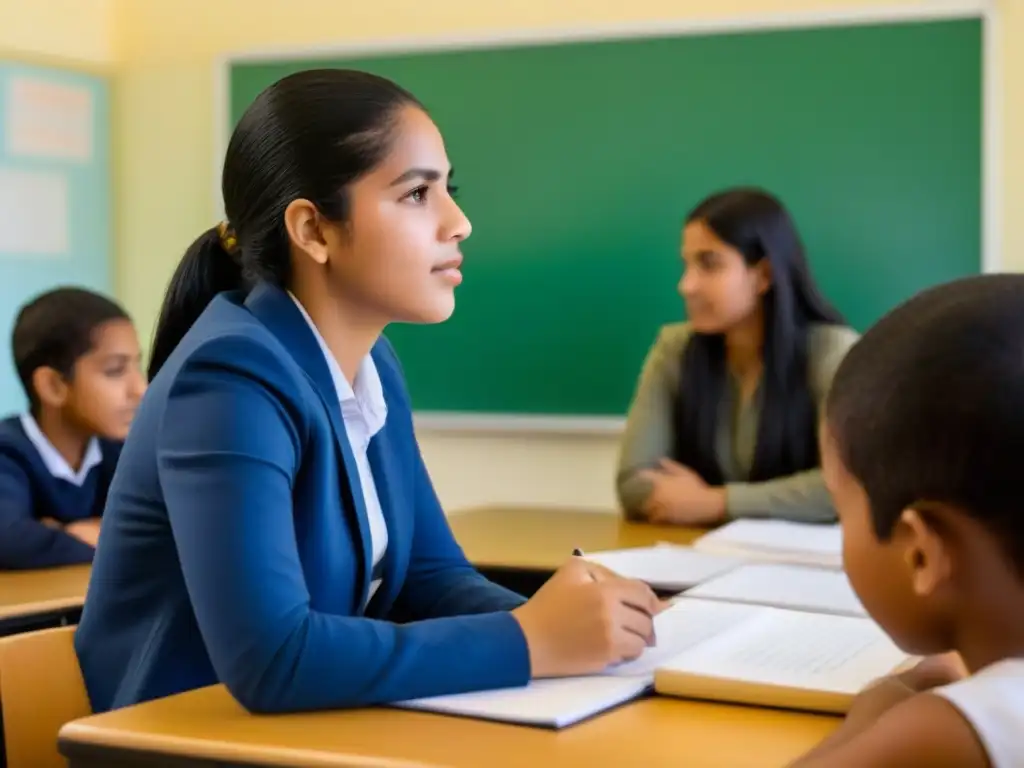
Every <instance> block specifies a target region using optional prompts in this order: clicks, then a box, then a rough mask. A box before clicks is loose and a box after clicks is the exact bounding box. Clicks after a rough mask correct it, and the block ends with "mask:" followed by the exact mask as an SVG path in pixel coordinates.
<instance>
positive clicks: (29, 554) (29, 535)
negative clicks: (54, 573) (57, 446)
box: [0, 456, 95, 570]
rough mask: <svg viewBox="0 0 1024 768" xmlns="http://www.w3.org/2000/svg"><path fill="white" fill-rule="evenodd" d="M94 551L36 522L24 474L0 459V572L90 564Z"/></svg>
mask: <svg viewBox="0 0 1024 768" xmlns="http://www.w3.org/2000/svg"><path fill="white" fill-rule="evenodd" d="M94 554H95V550H94V549H93V548H92V547H91V546H89V545H88V544H86V543H85V542H84V541H82V540H81V539H77V538H75V537H74V536H72V535H71V534H69V533H65V532H64V531H62V530H60V529H59V528H51V527H50V526H48V525H46V524H45V523H43V522H42V521H41V520H37V519H36V518H35V515H34V510H33V508H32V495H31V492H30V491H29V480H28V477H27V476H26V475H25V472H24V471H23V470H22V469H21V467H19V466H18V465H17V463H16V462H14V461H12V460H11V459H10V458H8V457H6V456H0V569H8V570H26V569H30V568H55V567H57V566H61V565H79V564H83V563H91V562H92V559H93V555H94Z"/></svg>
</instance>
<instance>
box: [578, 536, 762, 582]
mask: <svg viewBox="0 0 1024 768" xmlns="http://www.w3.org/2000/svg"><path fill="white" fill-rule="evenodd" d="M586 559H587V560H589V561H591V562H594V563H598V564H599V565H603V566H604V567H605V568H608V569H610V570H612V571H615V572H616V573H617V574H619V575H620V576H625V577H626V578H628V579H639V580H640V581H643V582H646V583H647V584H650V585H651V586H652V587H653V588H654V589H658V590H664V591H667V592H681V591H682V590H684V589H688V588H689V587H692V586H694V585H695V584H700V583H701V582H704V581H707V580H708V579H710V578H714V577H715V576H719V575H720V574H723V573H726V572H727V571H730V570H732V569H733V568H736V567H737V566H739V565H741V564H742V562H743V561H742V560H739V559H738V558H735V557H724V556H722V555H715V554H710V553H707V552H699V551H697V550H695V549H694V548H693V547H682V546H678V545H675V544H659V545H657V546H654V547H636V548H634V549H613V550H608V551H606V552H594V553H593V554H588V555H587V556H586Z"/></svg>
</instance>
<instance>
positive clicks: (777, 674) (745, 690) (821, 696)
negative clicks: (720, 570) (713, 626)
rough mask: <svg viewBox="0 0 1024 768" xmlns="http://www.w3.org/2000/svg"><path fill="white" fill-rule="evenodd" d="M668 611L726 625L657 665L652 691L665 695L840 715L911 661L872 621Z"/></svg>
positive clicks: (677, 617) (731, 607)
mask: <svg viewBox="0 0 1024 768" xmlns="http://www.w3.org/2000/svg"><path fill="white" fill-rule="evenodd" d="M711 606H714V610H713V611H712V610H711ZM677 609H678V610H677ZM672 612H673V614H674V615H673V616H672V618H671V620H672V621H674V622H675V621H678V622H692V621H701V620H703V619H704V618H705V617H706V616H708V615H714V616H715V617H716V621H719V622H721V623H722V624H724V625H725V626H723V628H722V629H721V631H719V632H718V633H716V635H715V637H714V638H713V640H711V641H708V642H704V643H700V644H698V645H695V646H691V647H690V648H688V649H686V650H685V651H684V652H682V653H679V654H676V655H674V656H673V657H672V658H670V659H668V660H666V661H664V662H663V663H661V664H659V665H658V667H657V670H656V672H655V679H654V686H655V690H656V691H657V692H658V693H660V694H663V695H666V696H681V697H685V698H696V699H709V700H713V701H725V702H734V703H738V704H755V705H762V706H769V707H781V708H786V709H803V710H809V711H817V712H831V713H836V714H842V713H845V712H846V711H847V709H848V708H849V706H850V703H851V701H852V700H853V697H854V696H856V695H857V693H859V692H860V691H861V690H863V689H864V688H865V687H867V686H868V685H870V684H871V683H872V682H873V681H874V680H876V679H878V678H879V677H882V676H883V675H886V674H889V673H891V672H892V671H894V670H896V669H897V668H900V667H903V666H904V665H906V663H907V662H908V661H909V657H908V656H907V654H905V653H904V652H903V651H901V650H900V649H899V648H898V647H897V646H896V645H895V644H894V643H893V642H892V640H890V639H889V637H888V636H887V635H886V634H885V633H884V632H883V631H882V629H881V628H880V627H879V626H878V625H877V624H875V623H874V622H873V621H871V620H870V619H864V618H857V617H853V616H835V615H829V614H823V613H804V612H802V611H790V610H785V609H780V608H769V607H765V606H754V605H743V604H738V603H713V602H706V601H703V600H694V599H690V598H683V599H681V600H679V601H678V603H677V605H676V606H673V609H672ZM666 613H668V612H666ZM730 614H731V615H730Z"/></svg>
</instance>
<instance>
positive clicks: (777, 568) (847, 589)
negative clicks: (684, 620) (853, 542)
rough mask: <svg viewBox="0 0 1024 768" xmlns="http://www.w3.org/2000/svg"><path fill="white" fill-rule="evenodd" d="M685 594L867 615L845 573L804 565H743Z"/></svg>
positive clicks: (813, 610) (812, 611) (816, 611)
mask: <svg viewBox="0 0 1024 768" xmlns="http://www.w3.org/2000/svg"><path fill="white" fill-rule="evenodd" d="M686 596H687V597H697V598H701V599H703V600H725V601H727V602H733V603H752V604H754V605H770V606H773V607H775V608H791V609H793V610H797V611H808V612H810V613H835V614H839V615H841V616H860V617H867V611H865V610H864V606H863V605H862V604H861V602H860V600H858V599H857V595H856V593H855V592H854V591H853V587H851V586H850V581H849V579H847V578H846V574H845V573H843V572H842V571H834V570H828V569H824V568H813V567H808V566H803V565H782V564H778V563H750V564H748V565H742V566H740V567H739V568H736V569H734V570H732V571H729V572H728V573H725V574H723V575H721V576H718V577H716V578H713V579H710V580H709V581H705V582H703V583H702V584H699V585H697V586H696V587H694V588H693V589H691V590H689V591H688V592H687V593H686Z"/></svg>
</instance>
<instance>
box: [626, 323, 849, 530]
mask: <svg viewBox="0 0 1024 768" xmlns="http://www.w3.org/2000/svg"><path fill="white" fill-rule="evenodd" d="M689 338H690V326H689V324H688V323H674V324H672V325H666V326H665V327H663V328H662V329H661V332H660V333H659V334H658V339H657V341H656V342H655V343H654V346H653V347H652V348H651V350H650V352H649V353H648V355H647V359H646V360H645V362H644V366H643V371H642V372H641V374H640V380H639V382H638V384H637V388H636V393H635V394H634V397H633V402H632V404H631V405H630V408H629V417H628V419H627V423H626V432H625V435H624V436H623V439H622V446H621V451H620V457H619V467H618V473H617V478H616V486H617V491H618V496H619V502H620V504H621V505H622V508H623V510H624V511H625V512H626V514H627V516H629V517H636V516H638V513H639V509H640V507H641V506H642V504H643V502H644V501H645V500H646V499H647V496H648V494H649V493H650V483H649V482H647V481H645V480H644V479H643V478H641V477H638V476H637V472H638V471H639V470H641V469H645V468H649V467H654V466H656V465H657V463H658V460H659V459H661V458H664V457H669V456H671V453H672V446H673V443H674V432H673V430H674V428H675V425H674V410H675V408H674V406H675V401H676V398H677V397H678V393H679V377H680V375H681V365H682V363H681V359H682V354H683V350H684V349H685V347H686V343H687V341H688V340H689ZM856 340H857V334H856V332H855V331H853V330H852V329H850V328H847V327H845V326H837V325H815V326H812V328H811V330H810V334H809V337H808V371H807V375H808V384H809V386H810V391H811V396H812V397H813V398H814V400H815V402H816V403H817V404H818V407H819V412H820V410H821V406H822V405H823V403H824V399H825V395H826V394H827V392H828V388H829V385H830V384H831V382H832V377H833V375H834V374H835V371H836V368H838V367H839V363H840V361H841V360H842V359H843V356H844V355H845V354H846V352H847V350H848V349H849V348H850V347H851V346H852V345H853V343H854V342H855V341H856ZM730 385H731V386H729V387H727V388H726V392H725V393H724V395H723V398H724V400H725V402H722V403H715V404H709V407H719V408H721V409H722V411H721V412H722V413H723V414H724V413H728V414H731V420H725V419H720V420H719V423H718V432H717V436H716V441H715V452H716V457H717V459H718V463H719V466H721V468H722V474H723V476H724V477H725V479H726V485H725V489H726V514H727V516H729V517H731V518H737V517H776V518H784V519H789V520H799V521H805V522H812V521H813V522H826V521H832V520H835V511H834V509H833V507H832V502H831V499H830V498H829V495H828V492H827V491H826V490H825V487H824V484H823V482H822V479H821V471H820V470H817V469H815V470H809V471H806V472H800V473H797V474H795V475H791V476H788V477H779V478H776V479H774V480H769V481H766V482H760V483H751V482H747V480H748V478H749V476H750V469H751V466H752V465H753V461H754V449H755V446H756V444H757V425H758V422H759V420H760V403H759V398H757V397H754V398H751V399H750V401H749V402H748V403H746V404H742V405H741V404H740V403H739V394H738V388H737V386H736V382H735V380H734V379H732V378H731V377H730Z"/></svg>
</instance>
